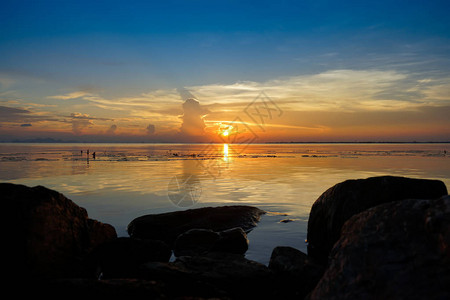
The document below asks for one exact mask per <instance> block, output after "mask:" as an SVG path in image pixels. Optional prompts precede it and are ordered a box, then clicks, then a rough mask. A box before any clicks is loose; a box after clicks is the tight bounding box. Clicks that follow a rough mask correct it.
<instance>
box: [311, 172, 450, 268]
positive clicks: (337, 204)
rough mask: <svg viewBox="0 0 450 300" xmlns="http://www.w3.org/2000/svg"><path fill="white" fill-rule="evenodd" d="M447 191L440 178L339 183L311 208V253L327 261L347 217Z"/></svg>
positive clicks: (436, 195)
mask: <svg viewBox="0 0 450 300" xmlns="http://www.w3.org/2000/svg"><path fill="white" fill-rule="evenodd" d="M443 195H447V188H446V186H445V184H444V183H443V182H442V181H439V180H426V179H412V178H405V177H393V176H381V177H371V178H367V179H358V180H347V181H344V182H341V183H338V184H336V185H335V186H333V187H331V188H329V189H328V190H327V191H325V192H324V193H323V194H322V195H321V196H320V197H319V198H318V199H317V200H316V202H314V204H313V206H312V208H311V212H310V215H309V221H308V233H307V240H308V255H310V256H311V257H313V258H314V259H315V260H316V261H318V262H320V263H322V264H324V265H325V264H326V263H327V260H328V254H329V252H330V250H331V248H332V247H333V245H334V243H335V242H336V241H337V240H338V239H339V237H340V232H341V228H342V225H343V224H344V223H345V221H347V220H348V219H349V218H350V217H351V216H353V215H355V214H357V213H360V212H362V211H364V210H366V209H368V208H371V207H374V206H376V205H379V204H382V203H387V202H391V201H398V200H403V199H408V198H410V199H413V198H415V199H434V198H437V197H440V196H443Z"/></svg>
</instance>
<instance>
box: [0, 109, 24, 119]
mask: <svg viewBox="0 0 450 300" xmlns="http://www.w3.org/2000/svg"><path fill="white" fill-rule="evenodd" d="M30 113H31V112H30V111H29V110H26V109H21V108H14V107H7V106H0V121H15V120H18V119H22V118H25V117H27V115H28V114H30Z"/></svg>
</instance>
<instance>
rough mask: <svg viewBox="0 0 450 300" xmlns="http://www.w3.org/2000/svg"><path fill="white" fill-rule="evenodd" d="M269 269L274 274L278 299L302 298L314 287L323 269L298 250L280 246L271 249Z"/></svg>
mask: <svg viewBox="0 0 450 300" xmlns="http://www.w3.org/2000/svg"><path fill="white" fill-rule="evenodd" d="M269 269H270V270H271V271H272V272H273V273H274V275H275V279H274V281H275V286H276V293H277V295H276V296H277V298H278V299H285V298H287V299H292V298H295V299H303V298H304V297H305V296H306V295H307V294H308V293H309V292H310V291H312V290H313V289H314V287H315V286H316V285H317V282H319V280H320V278H321V277H322V274H323V272H324V270H325V269H324V267H322V266H321V265H320V264H318V263H316V262H314V260H312V259H311V257H309V256H308V255H306V254H305V253H303V252H301V251H300V250H298V249H295V248H292V247H281V246H278V247H275V248H274V249H273V251H272V255H271V257H270V262H269Z"/></svg>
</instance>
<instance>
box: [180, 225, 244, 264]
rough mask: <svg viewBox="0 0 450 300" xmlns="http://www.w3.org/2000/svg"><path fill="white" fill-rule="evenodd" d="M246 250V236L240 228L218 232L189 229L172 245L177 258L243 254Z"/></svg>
mask: <svg viewBox="0 0 450 300" xmlns="http://www.w3.org/2000/svg"><path fill="white" fill-rule="evenodd" d="M247 250H248V239H247V234H246V233H245V232H244V231H243V230H242V228H240V227H238V228H232V229H228V230H224V231H220V232H214V231H212V230H210V229H191V230H188V231H187V232H185V233H182V234H180V235H179V236H178V238H177V239H176V240H175V243H174V254H175V256H177V257H178V256H192V255H202V254H204V253H207V252H211V251H216V252H217V251H218V252H228V253H235V254H245V252H246V251H247Z"/></svg>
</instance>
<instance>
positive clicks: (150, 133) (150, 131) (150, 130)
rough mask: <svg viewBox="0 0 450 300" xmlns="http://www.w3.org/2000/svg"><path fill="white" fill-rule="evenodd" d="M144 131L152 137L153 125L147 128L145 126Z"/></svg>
mask: <svg viewBox="0 0 450 300" xmlns="http://www.w3.org/2000/svg"><path fill="white" fill-rule="evenodd" d="M145 130H146V131H147V134H148V135H152V134H154V133H155V125H153V124H148V126H147V128H145Z"/></svg>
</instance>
